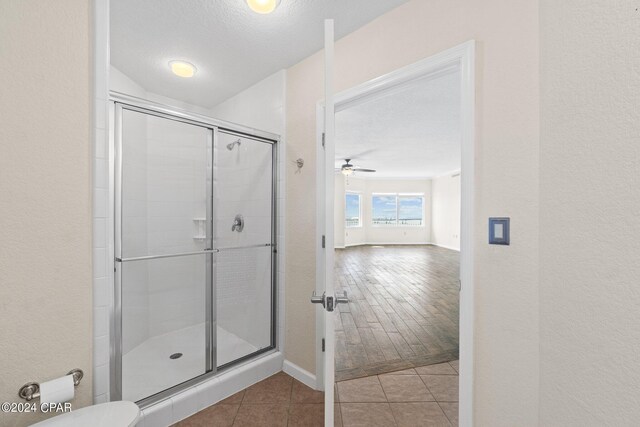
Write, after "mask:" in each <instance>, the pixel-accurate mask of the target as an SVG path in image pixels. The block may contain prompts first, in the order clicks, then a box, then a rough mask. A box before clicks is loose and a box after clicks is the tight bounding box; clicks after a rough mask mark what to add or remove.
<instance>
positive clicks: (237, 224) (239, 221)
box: [231, 214, 244, 233]
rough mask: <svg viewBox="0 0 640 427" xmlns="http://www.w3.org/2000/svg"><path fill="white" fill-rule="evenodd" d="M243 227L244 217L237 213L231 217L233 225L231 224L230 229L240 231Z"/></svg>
mask: <svg viewBox="0 0 640 427" xmlns="http://www.w3.org/2000/svg"><path fill="white" fill-rule="evenodd" d="M243 228H244V217H243V216H242V215H240V214H238V215H236V217H235V218H234V219H233V225H232V226H231V231H237V232H238V233H239V232H241V231H242V229H243Z"/></svg>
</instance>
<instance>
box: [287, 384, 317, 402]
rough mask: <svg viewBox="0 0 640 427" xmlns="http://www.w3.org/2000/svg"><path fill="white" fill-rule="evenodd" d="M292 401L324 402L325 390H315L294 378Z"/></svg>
mask: <svg viewBox="0 0 640 427" xmlns="http://www.w3.org/2000/svg"><path fill="white" fill-rule="evenodd" d="M291 402H292V403H324V392H323V391H318V390H314V389H312V388H310V387H307V386H306V385H304V384H302V383H301V382H300V381H298V380H296V379H294V380H293V387H292V390H291Z"/></svg>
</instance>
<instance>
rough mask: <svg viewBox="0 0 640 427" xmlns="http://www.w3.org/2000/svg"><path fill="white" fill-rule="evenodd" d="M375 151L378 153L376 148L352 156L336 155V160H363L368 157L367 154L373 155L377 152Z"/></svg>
mask: <svg viewBox="0 0 640 427" xmlns="http://www.w3.org/2000/svg"><path fill="white" fill-rule="evenodd" d="M375 151H376V149H375V148H371V149H369V150H365V151H361V152H359V153H356V154H352V155H349V156H342V155H336V160H344V159H351V160H354V159H360V158H362V157H364V156H366V155H367V154H371V153H373V152H375Z"/></svg>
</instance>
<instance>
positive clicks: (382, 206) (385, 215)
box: [371, 194, 398, 225]
mask: <svg viewBox="0 0 640 427" xmlns="http://www.w3.org/2000/svg"><path fill="white" fill-rule="evenodd" d="M371 200H372V214H371V219H372V220H373V225H396V223H397V218H398V216H397V215H398V206H397V204H396V202H397V200H396V195H395V194H391V195H387V194H374V195H373V196H371Z"/></svg>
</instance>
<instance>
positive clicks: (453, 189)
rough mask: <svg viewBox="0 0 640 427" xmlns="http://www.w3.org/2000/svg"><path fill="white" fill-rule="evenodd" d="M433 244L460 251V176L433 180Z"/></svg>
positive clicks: (441, 177) (446, 176)
mask: <svg viewBox="0 0 640 427" xmlns="http://www.w3.org/2000/svg"><path fill="white" fill-rule="evenodd" d="M431 243H433V244H434V245H438V246H442V247H445V248H449V249H455V250H457V251H459V250H460V174H459V173H457V174H453V175H452V174H448V175H444V176H440V177H437V178H433V179H432V180H431Z"/></svg>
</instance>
